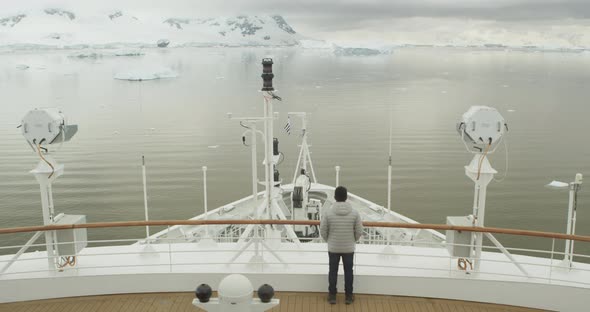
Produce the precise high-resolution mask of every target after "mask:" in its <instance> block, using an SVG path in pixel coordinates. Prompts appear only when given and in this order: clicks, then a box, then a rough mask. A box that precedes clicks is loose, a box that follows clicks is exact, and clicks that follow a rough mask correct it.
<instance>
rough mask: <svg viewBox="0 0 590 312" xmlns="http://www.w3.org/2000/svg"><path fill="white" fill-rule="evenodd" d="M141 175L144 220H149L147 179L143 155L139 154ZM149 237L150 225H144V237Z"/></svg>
mask: <svg viewBox="0 0 590 312" xmlns="http://www.w3.org/2000/svg"><path fill="white" fill-rule="evenodd" d="M141 175H142V178H143V208H144V211H145V221H149V213H148V198H147V179H146V174H145V156H141ZM149 237H150V226H149V225H146V226H145V239H146V240H147V239H148V238H149Z"/></svg>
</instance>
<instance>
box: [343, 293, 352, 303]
mask: <svg viewBox="0 0 590 312" xmlns="http://www.w3.org/2000/svg"><path fill="white" fill-rule="evenodd" d="M353 302H354V295H346V300H345V301H344V303H346V304H352V303H353Z"/></svg>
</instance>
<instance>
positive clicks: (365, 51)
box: [334, 46, 381, 56]
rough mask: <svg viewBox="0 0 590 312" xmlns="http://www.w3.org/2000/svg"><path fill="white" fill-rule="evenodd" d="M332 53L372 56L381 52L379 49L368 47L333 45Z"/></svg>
mask: <svg viewBox="0 0 590 312" xmlns="http://www.w3.org/2000/svg"><path fill="white" fill-rule="evenodd" d="M334 54H336V55H340V56H372V55H379V54H381V51H379V50H375V49H369V48H343V47H339V46H335V47H334Z"/></svg>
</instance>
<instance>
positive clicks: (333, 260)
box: [328, 252, 354, 295]
mask: <svg viewBox="0 0 590 312" xmlns="http://www.w3.org/2000/svg"><path fill="white" fill-rule="evenodd" d="M328 256H329V257H330V272H329V273H328V282H329V284H330V285H329V287H328V291H329V292H330V294H336V293H337V292H338V290H337V289H336V282H337V281H338V265H339V264H340V258H341V257H342V264H343V265H344V292H345V293H346V294H347V295H352V278H353V275H352V267H353V260H354V252H351V253H333V252H328Z"/></svg>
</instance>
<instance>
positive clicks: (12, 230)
mask: <svg viewBox="0 0 590 312" xmlns="http://www.w3.org/2000/svg"><path fill="white" fill-rule="evenodd" d="M219 224H227V225H230V224H261V225H264V224H282V225H319V224H320V222H319V221H297V220H161V221H122V222H97V223H84V224H63V225H47V226H27V227H16V228H5V229H0V234H14V233H26V232H37V231H53V230H67V229H83V228H86V229H97V228H115V227H137V226H148V225H149V226H173V225H219ZM363 225H365V226H367V227H386V228H404V229H424V230H440V231H446V230H453V231H466V232H479V233H494V234H508V235H519V236H530V237H544V238H556V239H569V240H574V241H580V242H590V236H581V235H567V234H561V233H553V232H540V231H528V230H515V229H504V228H493V227H475V226H454V225H446V224H422V223H415V224H413V223H395V222H363Z"/></svg>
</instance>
